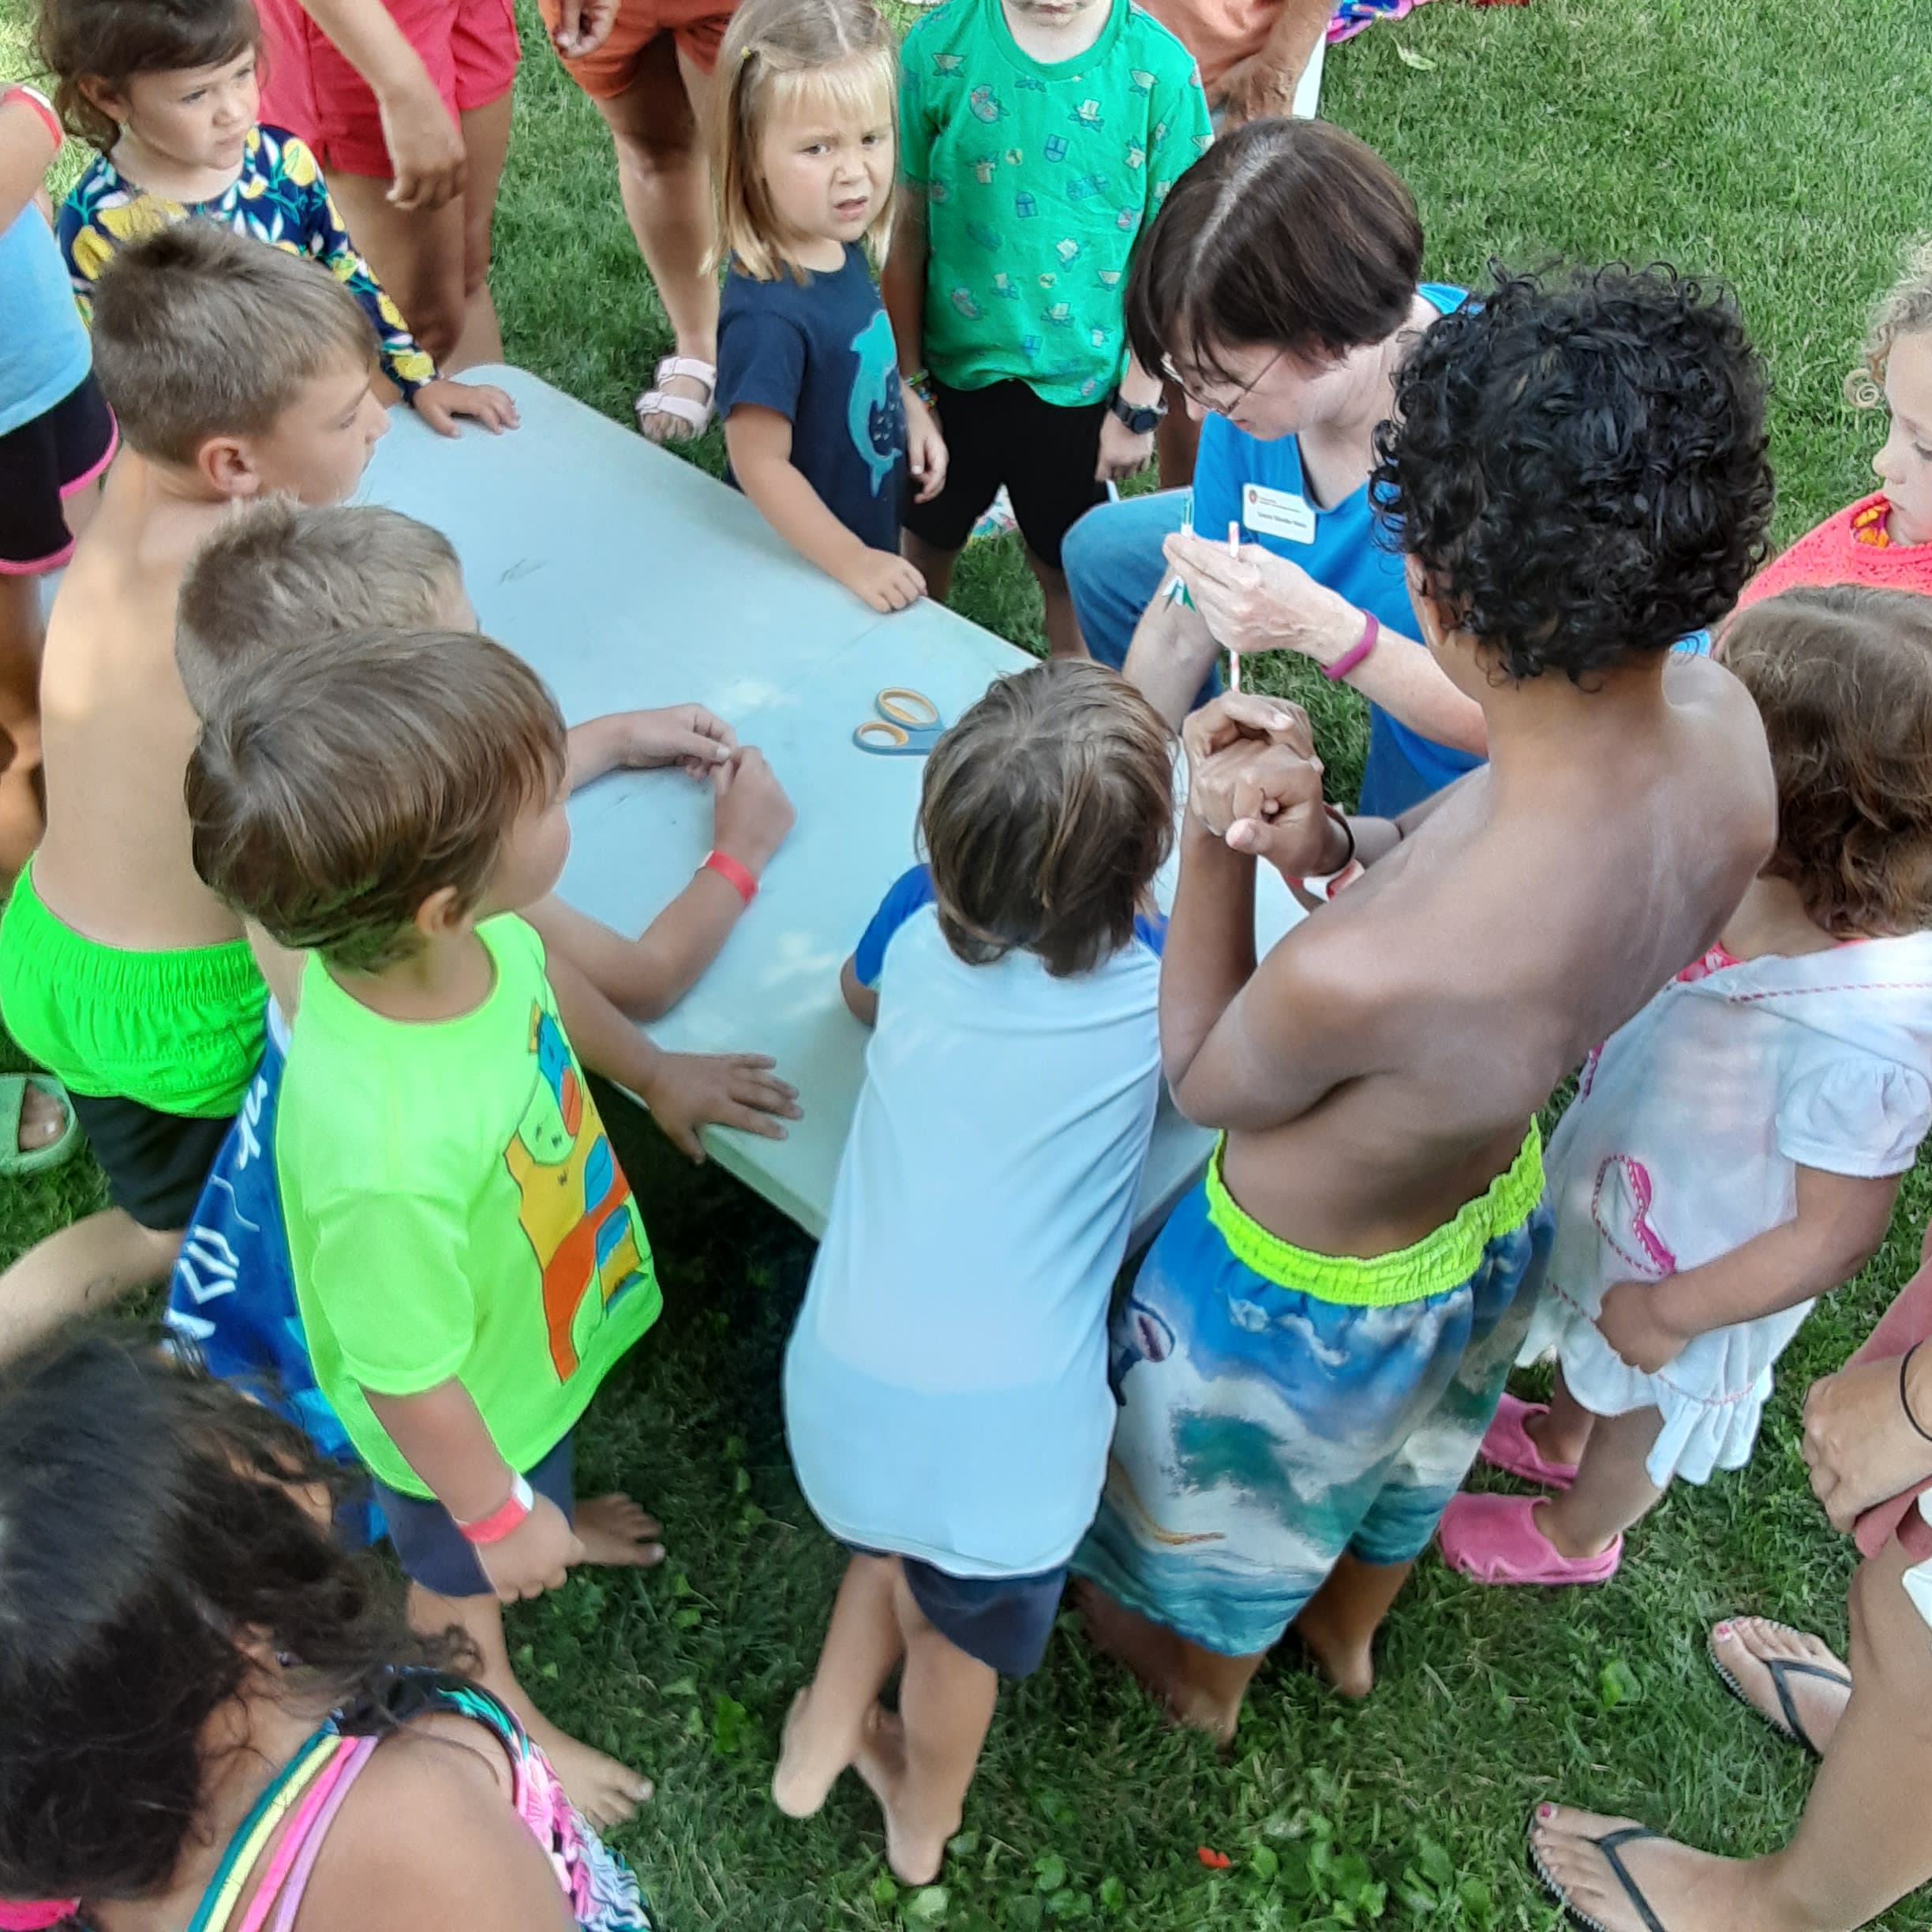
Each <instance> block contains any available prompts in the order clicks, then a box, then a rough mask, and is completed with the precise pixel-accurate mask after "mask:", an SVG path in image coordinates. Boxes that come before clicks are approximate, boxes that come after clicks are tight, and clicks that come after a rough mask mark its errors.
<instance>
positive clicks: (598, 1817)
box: [518, 1698, 651, 1831]
mask: <svg viewBox="0 0 1932 1932" xmlns="http://www.w3.org/2000/svg"><path fill="white" fill-rule="evenodd" d="M522 1703H523V1706H524V1708H523V1709H522V1710H520V1711H519V1713H518V1715H519V1717H522V1720H523V1728H524V1729H525V1730H526V1731H527V1732H529V1733H530V1736H531V1738H532V1739H534V1741H535V1742H536V1743H538V1744H540V1745H541V1746H542V1747H543V1754H544V1755H545V1757H546V1758H549V1760H550V1762H551V1764H552V1765H553V1766H554V1767H555V1768H556V1774H557V1776H558V1777H560V1778H561V1779H562V1780H564V1790H565V1791H566V1792H568V1793H569V1794H570V1801H571V1803H572V1804H574V1805H575V1807H577V1809H578V1810H579V1811H581V1812H582V1814H584V1816H585V1817H586V1818H588V1819H589V1820H590V1822H591V1823H592V1824H593V1825H596V1826H597V1829H598V1830H600V1831H608V1830H609V1829H611V1827H612V1825H621V1824H622V1823H623V1822H624V1820H625V1819H626V1818H628V1817H629V1816H630V1815H631V1813H632V1812H633V1811H635V1810H636V1809H637V1808H638V1806H639V1805H641V1804H643V1803H646V1802H647V1801H648V1800H649V1799H650V1795H651V1781H650V1779H649V1778H647V1777H640V1776H639V1775H638V1773H636V1772H635V1771H633V1770H632V1769H631V1767H630V1766H629V1765H622V1764H620V1763H619V1762H617V1760H616V1758H609V1757H606V1756H605V1754H604V1753H603V1752H602V1751H601V1750H592V1749H591V1748H590V1746H589V1745H588V1744H586V1743H584V1742H583V1741H582V1739H580V1738H574V1737H572V1736H571V1735H570V1733H569V1732H567V1731H560V1730H559V1729H558V1728H556V1725H555V1724H552V1722H551V1721H550V1720H549V1718H548V1717H545V1716H544V1715H543V1713H541V1711H538V1710H536V1709H534V1708H532V1707H531V1706H530V1702H529V1700H528V1699H527V1698H525V1699H523V1700H522Z"/></svg>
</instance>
